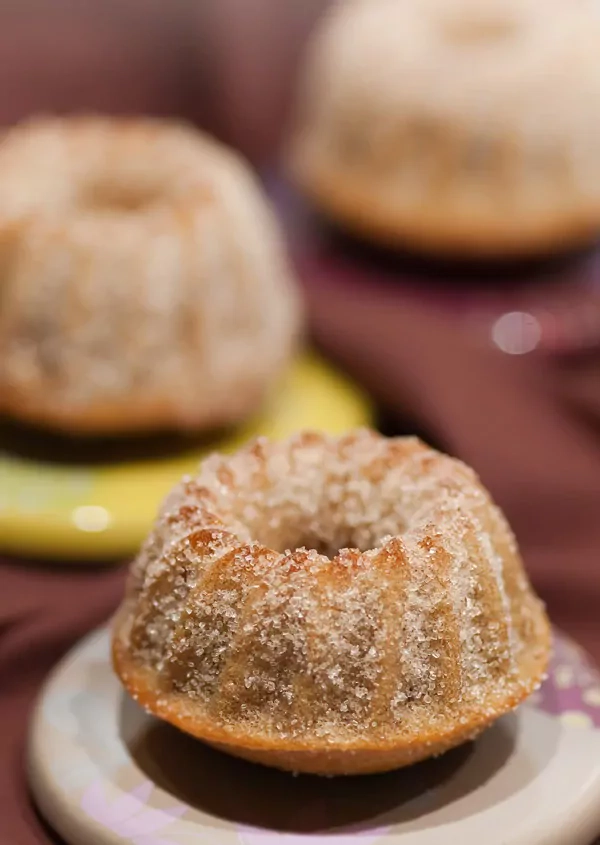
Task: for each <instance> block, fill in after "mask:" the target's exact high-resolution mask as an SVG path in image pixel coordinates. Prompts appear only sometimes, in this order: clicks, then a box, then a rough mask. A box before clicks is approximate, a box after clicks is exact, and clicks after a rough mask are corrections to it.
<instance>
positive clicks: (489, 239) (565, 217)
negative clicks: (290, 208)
mask: <svg viewBox="0 0 600 845" xmlns="http://www.w3.org/2000/svg"><path fill="white" fill-rule="evenodd" d="M290 172H291V173H292V174H293V177H294V180H295V181H296V183H297V184H298V185H299V186H300V187H301V188H302V191H303V192H304V193H305V194H306V196H307V197H308V198H309V199H311V200H312V202H314V204H315V206H316V208H318V209H320V210H322V211H323V212H324V213H325V215H327V216H328V217H330V218H331V219H332V220H333V221H335V222H337V223H339V224H340V225H342V226H345V227H347V229H348V230H349V231H351V232H355V233H356V234H357V235H359V236H361V237H363V238H365V239H366V240H368V241H372V242H374V243H378V244H380V245H381V246H384V247H389V248H392V249H404V248H408V249H411V250H412V249H414V250H416V251H422V252H424V253H428V254H431V255H437V256H439V257H448V258H463V257H471V258H475V259H477V258H481V259H488V258H491V259H493V258H498V257H503V256H506V257H509V256H510V257H514V258H519V257H523V258H528V257H535V256H538V255H551V254H554V253H560V252H563V251H567V250H569V249H575V248H577V247H579V246H586V245H587V244H589V243H591V242H592V241H593V240H594V239H595V238H596V237H597V235H598V231H599V230H600V200H598V201H597V202H594V203H590V204H587V205H581V206H579V207H572V206H570V205H568V204H565V207H564V208H562V209H558V211H554V210H553V209H540V210H538V211H537V213H535V214H533V215H529V216H523V215H521V216H519V214H518V212H517V213H513V212H512V211H511V209H510V208H508V209H505V210H504V211H503V212H502V213H497V214H496V216H495V217H490V215H482V214H478V213H477V210H476V209H474V210H473V213H472V214H468V215H464V214H463V215H461V214H460V211H459V210H457V209H456V208H453V207H452V200H451V198H450V200H449V201H448V202H447V203H446V204H444V202H443V200H442V199H441V198H439V197H438V198H436V199H432V200H431V201H430V202H429V203H426V202H422V203H419V205H418V206H417V207H411V206H408V207H402V206H398V205H395V204H394V203H393V202H389V201H387V199H386V196H385V195H383V194H382V195H378V192H377V188H376V186H375V185H374V184H373V181H372V180H371V179H370V178H369V177H365V178H363V179H361V178H360V176H359V175H358V174H357V173H356V172H347V171H342V170H340V171H339V172H338V171H337V170H336V165H335V163H329V164H327V163H325V162H322V163H319V164H317V163H316V162H312V164H303V163H302V162H301V161H300V159H299V158H298V160H297V161H295V162H292V163H290Z"/></svg>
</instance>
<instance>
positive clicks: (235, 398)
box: [0, 117, 300, 434]
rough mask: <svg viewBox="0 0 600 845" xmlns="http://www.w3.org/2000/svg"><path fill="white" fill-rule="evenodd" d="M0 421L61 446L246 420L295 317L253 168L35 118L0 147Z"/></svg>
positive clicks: (105, 126) (126, 130)
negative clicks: (34, 430)
mask: <svg viewBox="0 0 600 845" xmlns="http://www.w3.org/2000/svg"><path fill="white" fill-rule="evenodd" d="M0 266H1V269H2V279H1V281H0V406H1V408H2V410H4V411H5V412H7V413H8V414H10V415H11V416H13V417H15V418H20V419H23V420H26V421H30V422H33V423H39V424H44V425H47V426H50V427H53V428H56V429H63V430H66V431H67V432H75V433H79V432H89V433H94V434H96V433H106V434H119V433H122V432H126V431H143V430H146V431H147V430H160V429H205V428H208V427H212V426H218V425H225V424H229V423H234V422H236V421H237V420H239V419H240V418H243V417H245V416H247V415H248V414H251V413H253V412H254V411H256V410H257V407H258V405H259V404H260V402H261V400H262V399H263V397H264V395H265V393H266V392H267V391H268V390H269V389H270V388H271V386H272V385H273V382H274V380H275V379H276V378H277V376H278V374H279V373H280V371H281V370H282V369H283V368H284V367H285V366H286V364H287V363H288V360H289V357H290V355H291V352H292V349H293V347H294V343H295V340H296V337H297V333H298V327H299V312H300V305H299V299H298V295H297V292H296V288H295V286H294V284H293V282H292V279H291V277H290V271H289V269H288V266H287V262H286V258H285V256H284V249H283V245H282V242H281V239H280V234H279V232H278V229H277V226H276V223H275V221H274V219H273V217H272V215H271V212H270V211H269V209H268V207H267V203H266V201H265V199H264V198H263V196H262V195H261V191H260V188H259V186H258V184H257V182H255V180H254V178H253V177H252V175H251V173H250V170H249V168H248V167H246V166H245V165H244V163H243V162H242V161H241V160H240V159H239V158H238V157H237V156H236V155H235V154H234V153H232V152H230V151H228V150H227V149H225V148H224V147H222V146H220V145H218V144H217V143H216V142H214V141H212V140H210V139H209V138H208V137H206V136H204V135H202V134H201V133H199V132H197V131H195V130H194V129H193V128H191V127H186V126H183V125H179V124H176V123H170V122H163V121H158V120H150V119H147V120H144V119H139V120H135V119H130V120H125V119H114V120H112V119H108V118H101V117H81V118H65V119H59V118H47V119H46V118H40V119H37V120H33V121H31V122H29V123H25V124H22V125H20V126H17V127H15V128H13V129H11V130H9V131H8V132H7V133H6V134H5V135H4V137H3V139H2V140H1V142H0Z"/></svg>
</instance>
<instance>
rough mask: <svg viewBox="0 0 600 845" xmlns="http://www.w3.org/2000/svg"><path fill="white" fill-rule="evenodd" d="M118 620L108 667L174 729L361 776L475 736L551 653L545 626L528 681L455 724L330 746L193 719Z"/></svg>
mask: <svg viewBox="0 0 600 845" xmlns="http://www.w3.org/2000/svg"><path fill="white" fill-rule="evenodd" d="M120 624H121V623H120V621H119V618H118V617H117V619H116V621H115V631H116V634H115V636H114V637H113V645H112V661H113V667H114V670H115V672H116V673H117V675H118V676H119V678H120V679H121V682H122V683H123V685H124V686H125V688H126V689H127V691H128V692H129V694H130V695H131V696H132V698H133V699H134V700H135V701H136V702H137V703H138V704H139V705H140V706H141V707H143V708H144V709H146V710H147V711H148V712H149V713H152V714H153V715H154V716H157V717H158V718H160V719H164V720H165V721H166V722H169V723H170V724H172V725H174V726H175V727H176V728H179V729H180V730H182V731H184V732H185V733H188V734H190V735H191V736H194V737H196V739H200V740H202V741H203V742H206V743H207V744H209V745H212V746H213V747H214V748H217V749H218V750H219V751H224V752H225V753H227V754H232V755H234V756H235V757H241V758H242V759H244V760H249V761H250V762H253V763H260V764H262V765H264V766H272V767H274V768H278V769H283V770H285V771H292V772H305V773H307V774H317V775H361V774H374V773H377V772H386V771H391V770H393V769H398V768H401V767H402V766H410V765H412V764H413V763H418V762H419V761H421V760H425V759H428V758H429V757H436V756H438V755H440V754H443V753H444V752H446V751H449V750H450V749H452V748H455V747H456V746H458V745H461V744H462V743H464V742H467V741H469V740H473V739H476V738H477V736H478V735H479V734H480V733H481V732H482V731H484V730H485V729H486V728H487V727H489V726H490V725H491V724H493V722H495V721H496V720H497V719H499V718H500V717H501V716H503V715H505V714H506V713H508V712H510V711H511V710H513V709H514V708H515V707H517V706H518V705H519V704H521V703H522V702H523V701H525V699H526V698H527V697H528V696H529V695H530V694H531V693H532V692H533V691H534V690H535V689H536V687H537V686H538V684H539V679H541V678H542V677H543V676H544V672H545V671H546V666H547V662H548V655H549V653H550V630H549V628H547V629H546V631H545V637H544V639H541V640H540V643H539V652H538V654H537V656H536V659H535V660H534V661H532V662H531V664H530V665H529V666H528V667H527V673H528V674H529V678H530V680H529V685H528V686H523V687H521V689H520V690H519V691H518V693H516V694H514V695H512V696H510V697H503V698H501V699H499V700H497V701H493V700H489V701H488V702H486V706H485V712H483V711H482V710H481V709H478V710H476V711H474V712H472V713H468V712H465V713H463V714H461V721H460V723H458V722H456V721H455V720H453V719H449V720H448V723H447V724H446V725H443V726H438V727H437V728H436V729H435V730H432V731H431V732H430V733H429V734H421V735H419V736H418V737H415V738H412V739H410V740H408V741H407V740H406V739H405V738H404V737H402V736H399V737H398V738H397V739H396V740H394V739H391V740H386V741H385V742H379V743H378V742H377V741H369V740H357V741H356V742H354V743H347V744H346V745H344V746H338V747H335V746H333V747H332V744H331V743H330V742H327V741H323V742H321V743H319V742H318V741H315V740H314V739H312V738H311V739H309V740H307V741H302V740H296V741H292V742H290V741H286V740H281V739H279V738H278V737H273V736H264V737H261V736H257V735H256V734H255V733H252V732H247V731H244V730H243V729H240V730H238V731H234V730H230V729H229V730H225V729H223V728H222V727H219V726H218V724H217V723H216V722H215V721H214V720H205V719H202V718H198V715H197V714H196V713H195V712H194V709H193V707H190V702H189V700H188V699H187V698H186V696H184V695H181V694H179V695H173V694H169V693H165V692H163V691H161V686H162V684H161V679H160V677H159V676H158V675H157V673H155V672H152V671H150V670H148V668H147V667H140V666H139V665H136V663H135V662H133V661H132V660H131V658H130V657H129V655H128V650H127V648H126V647H125V646H124V645H123V643H122V642H121V641H120V640H119V635H118V631H119V627H120Z"/></svg>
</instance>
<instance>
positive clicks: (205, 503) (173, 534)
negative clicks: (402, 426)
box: [113, 431, 549, 774]
mask: <svg viewBox="0 0 600 845" xmlns="http://www.w3.org/2000/svg"><path fill="white" fill-rule="evenodd" d="M548 650H549V627H548V622H547V619H546V616H545V613H544V610H543V607H542V605H541V603H540V601H539V600H538V599H537V598H536V596H535V595H534V593H533V592H532V590H531V588H530V585H529V583H528V580H527V578H526V575H525V573H524V571H523V567H522V564H521V560H520V558H519V554H518V551H517V548H516V545H515V541H514V539H513V536H512V534H511V532H510V529H509V528H508V526H507V524H506V522H505V520H504V518H503V516H502V514H501V513H500V511H499V510H498V508H497V507H495V506H494V504H493V503H492V502H491V501H490V499H489V497H488V495H487V494H486V492H485V491H484V490H483V488H482V487H481V485H480V483H479V482H478V480H477V478H476V476H475V474H474V473H473V472H472V471H471V470H469V469H468V468H467V467H465V466H464V465H463V464H462V463H460V462H459V461H456V460H453V459H451V458H449V457H446V456H444V455H442V454H439V453H438V452H436V451H434V450H433V449H429V448H427V447H425V446H424V445H423V444H422V443H420V442H419V441H418V440H416V439H413V438H399V439H391V440H388V439H385V438H384V437H381V436H379V435H377V434H374V433H372V432H369V431H356V432H353V433H350V434H348V435H347V436H344V437H341V438H333V437H328V436H324V435H320V434H311V433H303V434H299V435H297V436H296V437H293V438H291V439H290V440H288V441H286V442H282V443H275V442H270V441H267V440H264V439H261V440H258V441H256V442H255V443H254V444H251V445H249V446H248V447H246V448H244V449H242V450H241V451H240V452H238V453H237V454H236V455H234V456H232V457H229V458H226V457H222V456H220V455H215V456H213V457H211V458H209V459H208V460H206V461H205V462H204V464H203V465H202V467H201V469H200V473H199V475H198V477H197V478H187V479H184V481H183V482H182V483H181V485H180V486H179V487H177V488H176V489H175V491H174V492H173V493H172V494H171V496H170V497H169V498H168V500H167V501H166V503H165V504H164V506H163V509H162V511H161V513H160V516H159V519H158V522H157V524H156V527H155V529H154V531H153V533H152V534H151V536H150V538H149V539H148V541H147V542H146V544H145V546H144V548H143V549H142V551H141V553H140V555H139V557H138V558H137V560H136V561H135V563H134V564H133V568H132V571H131V574H130V581H129V584H128V589H127V594H126V598H125V600H124V603H123V605H122V607H121V609H120V611H119V613H118V616H117V620H116V625H115V629H114V638H113V659H114V665H115V668H116V671H117V673H118V674H119V676H120V678H121V680H122V682H123V684H124V686H125V687H126V688H127V690H128V691H129V692H130V693H131V695H132V696H133V697H134V698H135V699H136V700H137V701H138V702H139V703H140V704H142V705H143V706H145V707H146V708H147V709H148V710H149V711H150V712H152V713H154V714H155V715H157V716H159V717H161V718H162V719H165V720H166V721H168V722H171V723H172V724H174V725H177V726H178V727H180V728H182V729H183V730H185V731H188V732H189V733H191V734H193V735H194V736H196V737H199V738H200V739H203V740H205V741H206V742H208V743H210V744H212V745H214V746H216V747H218V748H221V749H222V750H225V751H227V752H229V753H231V754H235V755H238V756H241V757H245V758H247V759H249V760H253V761H257V762H261V763H264V764H267V765H272V766H276V767H281V768H284V769H291V770H298V771H305V772H315V773H321V774H355V773H360V772H375V771H383V770H386V769H392V768H396V767H398V766H403V765H407V764H409V763H413V762H415V761H417V760H420V759H422V758H425V757H429V756H431V755H435V754H439V753H441V752H443V751H445V750H446V749H448V748H450V747H452V746H455V745H457V744H459V743H462V742H463V741H465V740H468V739H470V738H473V737H474V736H476V735H477V734H478V733H479V732H480V731H481V730H482V729H484V728H485V727H486V726H488V725H489V724H490V723H491V722H492V721H494V720H495V719H496V718H497V717H498V716H500V715H501V714H503V713H505V712H507V711H508V710H510V709H511V708H513V707H515V706H516V705H517V704H519V702H521V701H522V700H523V699H524V698H526V697H527V695H528V694H529V693H531V692H532V691H533V690H534V689H535V688H536V687H537V686H538V684H539V683H540V681H541V679H542V677H543V674H544V671H545V667H546V662H547V659H548Z"/></svg>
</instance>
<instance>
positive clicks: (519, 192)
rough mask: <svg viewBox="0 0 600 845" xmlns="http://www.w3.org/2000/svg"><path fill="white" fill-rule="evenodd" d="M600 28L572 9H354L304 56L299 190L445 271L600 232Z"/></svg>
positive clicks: (528, 5)
mask: <svg viewBox="0 0 600 845" xmlns="http://www.w3.org/2000/svg"><path fill="white" fill-rule="evenodd" d="M599 43H600V12H599V10H598V5H597V4H596V3H592V2H590V0H588V1H587V2H577V3H569V2H564V0H346V2H344V3H336V4H333V8H332V11H331V12H330V14H329V15H327V16H326V17H325V19H324V21H323V23H322V25H321V26H320V27H318V29H317V32H316V33H315V36H314V40H313V42H312V43H311V45H310V46H309V50H308V53H307V56H306V70H305V73H304V74H303V78H302V81H301V85H300V95H299V104H298V110H297V118H296V120H295V122H294V131H293V136H292V142H291V154H290V159H291V171H292V173H293V175H294V177H295V179H296V181H297V183H298V184H299V185H300V186H301V188H303V189H304V191H305V192H306V193H307V195H309V196H310V197H312V198H313V200H314V201H315V203H316V205H317V206H319V207H320V208H321V209H322V210H324V211H325V212H326V213H327V215H328V216H330V217H331V218H332V219H334V220H336V221H338V222H339V223H341V224H343V225H344V226H345V227H346V228H348V229H349V230H354V231H356V232H357V233H359V234H362V235H363V236H367V237H368V238H370V239H373V240H376V241H381V242H383V243H385V244H387V245H392V246H403V247H409V248H412V249H417V250H421V251H428V252H432V253H436V254H440V255H444V254H449V255H452V254H455V255H463V256H465V257H468V256H471V255H473V256H477V255H479V256H498V255H515V256H516V255H519V254H534V253H542V252H548V251H555V250H560V249H564V248H566V247H569V246H573V245H576V244H579V243H580V242H583V241H585V240H588V239H590V238H592V237H593V236H595V235H597V234H598V232H600V155H599V153H598V150H599V148H600V51H599V50H598V44H599Z"/></svg>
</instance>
